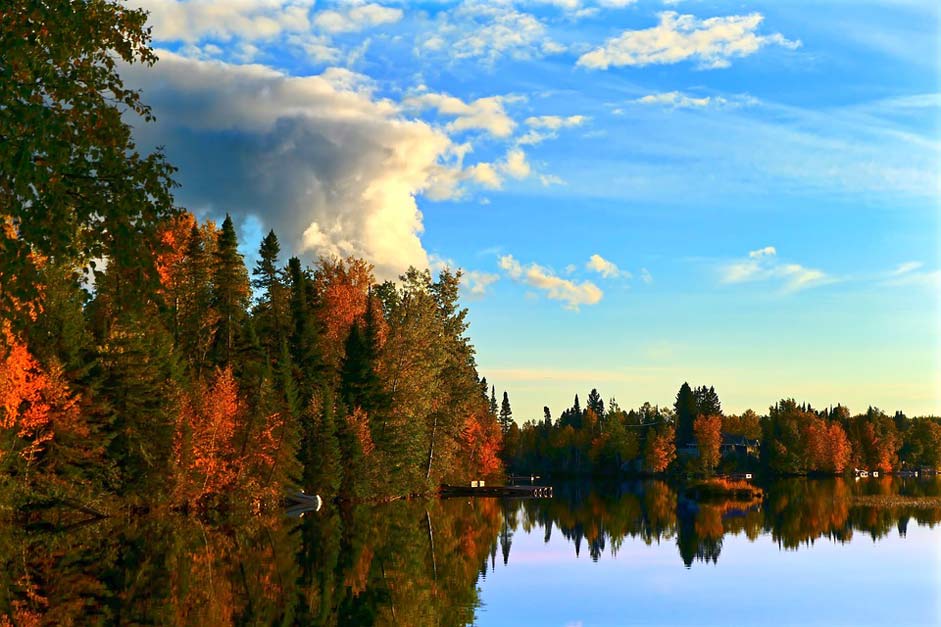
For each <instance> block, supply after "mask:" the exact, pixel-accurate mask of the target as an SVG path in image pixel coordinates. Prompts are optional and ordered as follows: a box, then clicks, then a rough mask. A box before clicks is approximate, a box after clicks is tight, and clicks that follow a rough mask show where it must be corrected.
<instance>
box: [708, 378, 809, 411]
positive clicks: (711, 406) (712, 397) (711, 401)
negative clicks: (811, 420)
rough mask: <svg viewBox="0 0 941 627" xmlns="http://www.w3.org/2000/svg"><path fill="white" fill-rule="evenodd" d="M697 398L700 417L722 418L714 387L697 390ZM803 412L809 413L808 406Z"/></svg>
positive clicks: (720, 404) (720, 406)
mask: <svg viewBox="0 0 941 627" xmlns="http://www.w3.org/2000/svg"><path fill="white" fill-rule="evenodd" d="M694 395H695V397H696V408H697V409H696V412H697V415H700V416H721V415H722V403H720V402H719V395H718V394H716V389H715V388H714V387H709V388H706V386H705V385H704V386H702V387H698V388H696V391H695V392H694ZM803 411H807V408H806V406H805V407H804V410H803Z"/></svg>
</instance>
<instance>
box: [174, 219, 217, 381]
mask: <svg viewBox="0 0 941 627" xmlns="http://www.w3.org/2000/svg"><path fill="white" fill-rule="evenodd" d="M181 266H182V273H183V277H184V278H183V289H182V292H183V293H182V296H181V299H180V302H179V304H178V309H179V311H178V316H179V318H180V329H179V338H178V347H179V349H180V353H181V354H182V355H183V356H184V358H185V359H187V360H188V361H189V364H190V367H191V368H192V369H193V372H194V373H195V374H196V376H199V375H200V373H201V372H202V371H203V370H204V368H205V367H206V366H207V364H208V360H209V351H210V350H211V348H212V345H213V337H214V334H215V330H216V323H217V319H218V314H217V313H216V310H215V309H213V308H212V280H211V279H212V259H211V258H210V255H209V251H207V250H206V238H205V236H204V234H203V231H201V230H200V229H199V227H198V226H196V225H195V224H194V225H193V228H192V230H191V231H190V235H189V239H188V240H187V243H186V251H185V253H184V255H183V260H182V262H181Z"/></svg>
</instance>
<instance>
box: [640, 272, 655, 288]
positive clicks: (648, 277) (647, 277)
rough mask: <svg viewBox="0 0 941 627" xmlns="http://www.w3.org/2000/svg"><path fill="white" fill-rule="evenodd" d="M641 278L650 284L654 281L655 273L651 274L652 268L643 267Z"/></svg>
mask: <svg viewBox="0 0 941 627" xmlns="http://www.w3.org/2000/svg"><path fill="white" fill-rule="evenodd" d="M640 280H641V281H643V282H644V283H646V284H647V285H650V284H651V283H653V275H652V274H650V270H648V269H647V268H641V269H640Z"/></svg>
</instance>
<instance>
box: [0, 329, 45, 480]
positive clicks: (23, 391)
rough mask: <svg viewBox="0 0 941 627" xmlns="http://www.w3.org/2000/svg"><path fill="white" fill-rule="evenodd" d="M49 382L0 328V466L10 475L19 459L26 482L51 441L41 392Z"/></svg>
mask: <svg viewBox="0 0 941 627" xmlns="http://www.w3.org/2000/svg"><path fill="white" fill-rule="evenodd" d="M48 386H49V379H48V377H47V376H46V374H45V373H44V372H43V371H42V369H41V368H40V366H39V364H38V363H37V362H36V360H35V359H33V356H32V355H31V354H30V353H29V349H28V348H27V347H26V344H24V343H23V342H22V341H20V339H19V338H17V337H16V336H15V335H14V334H13V332H12V331H11V330H10V324H9V322H7V321H4V322H3V326H2V328H0V433H2V434H3V436H2V440H0V464H2V466H0V467H2V468H3V469H4V471H5V472H10V471H12V470H13V468H14V467H15V465H16V462H15V458H16V457H19V458H20V460H21V462H22V464H23V470H24V471H25V474H24V475H23V476H24V482H28V477H29V471H30V469H31V467H32V466H33V464H34V462H35V460H36V457H37V455H38V454H39V453H40V452H41V451H42V450H43V448H44V447H45V444H46V442H48V441H49V440H50V439H51V438H52V429H51V427H52V425H51V420H50V416H49V414H50V411H49V410H50V408H49V405H48V404H47V403H46V402H45V400H44V399H43V391H44V390H45V389H46V388H47V387H48Z"/></svg>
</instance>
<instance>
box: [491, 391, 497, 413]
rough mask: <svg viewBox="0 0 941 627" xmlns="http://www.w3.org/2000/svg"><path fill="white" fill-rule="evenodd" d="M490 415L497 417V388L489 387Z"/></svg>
mask: <svg viewBox="0 0 941 627" xmlns="http://www.w3.org/2000/svg"><path fill="white" fill-rule="evenodd" d="M490 415H491V416H493V417H494V418H496V417H497V386H495V385H493V386H491V387H490Z"/></svg>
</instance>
